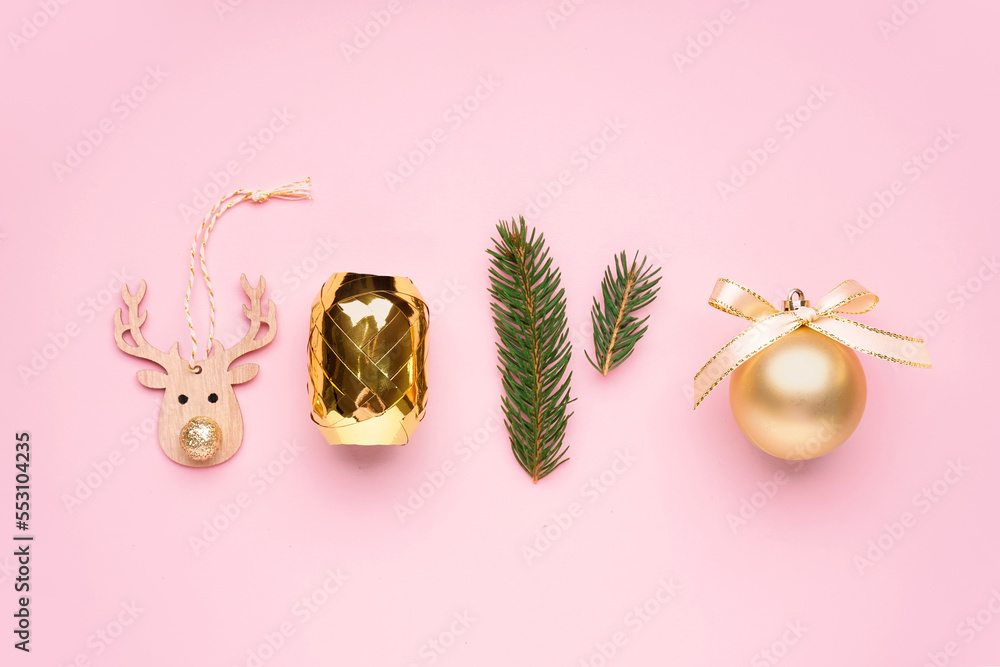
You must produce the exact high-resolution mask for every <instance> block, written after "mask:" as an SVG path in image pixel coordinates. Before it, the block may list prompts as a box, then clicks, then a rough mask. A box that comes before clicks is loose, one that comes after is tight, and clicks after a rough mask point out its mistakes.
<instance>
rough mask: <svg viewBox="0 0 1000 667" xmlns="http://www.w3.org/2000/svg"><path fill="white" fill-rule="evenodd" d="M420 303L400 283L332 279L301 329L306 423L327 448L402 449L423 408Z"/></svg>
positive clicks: (354, 276) (355, 276)
mask: <svg viewBox="0 0 1000 667" xmlns="http://www.w3.org/2000/svg"><path fill="white" fill-rule="evenodd" d="M428 323H429V312H428V308H427V304H426V303H424V300H423V297H421V295H420V292H419V291H418V290H417V288H416V286H415V285H414V284H413V283H412V282H410V280H409V279H408V278H398V277H393V276H374V275H370V274H366V273H335V274H334V275H332V276H330V278H329V280H327V281H326V284H324V285H323V288H322V289H321V290H320V292H319V294H318V295H317V296H316V300H315V301H313V305H312V315H311V317H310V325H309V392H310V398H311V400H312V420H313V421H314V422H316V424H317V425H318V426H319V428H320V431H322V432H323V435H324V436H325V437H326V439H327V441H328V442H329V443H330V444H331V445H405V444H406V443H407V441H408V440H409V439H410V436H411V435H412V434H413V432H414V430H416V428H417V424H418V423H419V422H420V420H421V419H423V416H424V409H425V407H426V405H427V376H426V365H427V327H428Z"/></svg>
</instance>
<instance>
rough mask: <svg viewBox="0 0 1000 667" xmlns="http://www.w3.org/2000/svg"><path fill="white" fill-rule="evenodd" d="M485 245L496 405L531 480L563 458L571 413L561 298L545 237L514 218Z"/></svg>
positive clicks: (566, 328)
mask: <svg viewBox="0 0 1000 667" xmlns="http://www.w3.org/2000/svg"><path fill="white" fill-rule="evenodd" d="M497 234H498V235H499V239H493V243H494V249H493V250H487V251H486V252H487V253H489V255H490V258H491V263H492V266H491V267H490V270H489V275H490V296H491V297H492V298H493V303H492V304H491V305H492V308H493V323H494V325H495V326H496V331H497V335H498V336H499V338H500V340H499V342H498V343H497V357H498V362H499V363H498V365H497V368H499V370H500V374H501V377H502V380H503V390H504V396H503V401H502V403H503V411H504V417H505V420H504V421H505V424H506V426H507V432H508V434H509V435H510V447H511V449H512V450H513V452H514V457H515V458H516V459H517V462H518V464H520V466H521V467H522V468H523V469H524V471H525V472H527V473H528V474H529V475H531V479H532V480H534V481H535V482H538V480H540V479H542V478H543V477H545V476H546V475H548V474H549V473H551V472H552V471H553V470H555V469H556V468H557V467H559V466H560V465H562V464H563V463H565V462H566V461H567V456H566V451H567V449H568V445H567V444H566V443H565V441H564V439H565V436H566V425H567V423H568V422H569V418H570V417H571V416H572V413H570V414H567V413H566V408H567V406H568V405H569V403H570V402H571V401H572V400H573V399H572V398H570V380H571V379H572V377H573V374H572V372H570V373H568V374H567V367H568V366H569V360H570V355H571V354H572V346H571V345H570V343H569V326H568V324H567V321H566V298H565V296H564V293H563V289H562V288H561V287H560V286H559V281H560V275H559V269H558V268H556V267H554V266H553V263H552V258H551V257H549V251H548V248H547V247H546V246H545V237H544V236H543V235H542V234H541V233H537V232H536V231H535V229H534V228H532V229H531V230H530V231H529V230H528V229H527V228H526V225H525V223H524V218H523V217H522V218H520V220H519V221H518V222H514V221H513V220H512V221H511V222H510V223H507V222H506V221H501V222H500V224H498V225H497Z"/></svg>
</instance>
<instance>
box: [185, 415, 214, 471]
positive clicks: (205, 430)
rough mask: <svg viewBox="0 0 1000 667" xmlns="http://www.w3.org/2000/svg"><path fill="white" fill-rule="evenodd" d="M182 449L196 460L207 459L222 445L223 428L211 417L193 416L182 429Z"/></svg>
mask: <svg viewBox="0 0 1000 667" xmlns="http://www.w3.org/2000/svg"><path fill="white" fill-rule="evenodd" d="M180 441H181V449H183V450H184V453H185V454H187V455H188V456H190V457H191V458H192V459H194V460H195V461H207V460H208V459H210V458H212V457H213V456H215V452H217V451H219V447H221V446H222V429H221V428H219V425H218V424H217V423H216V422H215V420H214V419H210V418H209V417H192V418H191V419H190V420H188V423H187V424H184V427H183V428H182V429H181V435H180Z"/></svg>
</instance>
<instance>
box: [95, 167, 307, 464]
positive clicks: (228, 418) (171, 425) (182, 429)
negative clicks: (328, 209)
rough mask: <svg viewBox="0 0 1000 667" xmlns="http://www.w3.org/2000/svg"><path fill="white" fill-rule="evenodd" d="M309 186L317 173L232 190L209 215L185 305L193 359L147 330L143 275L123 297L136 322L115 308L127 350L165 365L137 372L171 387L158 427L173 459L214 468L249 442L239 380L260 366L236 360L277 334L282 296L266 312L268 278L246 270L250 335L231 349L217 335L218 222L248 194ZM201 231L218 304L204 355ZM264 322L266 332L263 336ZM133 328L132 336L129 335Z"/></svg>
mask: <svg viewBox="0 0 1000 667" xmlns="http://www.w3.org/2000/svg"><path fill="white" fill-rule="evenodd" d="M308 187H309V179H306V180H305V181H300V182H299V183H293V184H292V185H289V186H285V187H282V188H278V189H276V190H274V191H272V192H266V193H265V192H261V191H254V192H251V191H247V190H237V191H235V192H234V193H232V194H230V195H228V196H226V197H224V198H223V199H222V200H221V201H220V202H219V203H218V204H217V205H216V206H215V207H214V208H213V209H212V210H211V211H210V212H209V214H208V215H206V216H205V219H204V221H202V225H201V228H200V229H199V230H198V233H197V234H195V237H194V241H193V242H192V244H191V272H190V279H189V280H188V291H187V295H186V296H185V311H186V312H187V316H188V326H189V328H190V331H191V359H190V361H185V360H184V359H182V358H181V356H180V353H179V352H178V344H177V343H174V344H173V345H172V346H171V347H170V350H169V351H167V352H163V351H161V350H159V349H157V348H155V347H153V346H152V345H150V344H149V343H148V342H147V341H146V338H145V337H144V336H143V334H142V325H143V323H144V322H145V321H146V314H147V313H146V311H142V312H141V313H140V312H139V304H140V302H141V301H142V299H143V297H144V296H145V295H146V281H145V280H143V281H140V283H139V288H138V289H137V290H136V291H135V292H134V293H132V292H130V291H129V289H128V286H127V285H122V300H123V301H124V302H125V305H126V306H128V322H126V321H125V320H124V319H123V318H122V309H121V308H119V309H118V310H117V311H116V312H115V342H116V343H117V345H118V348H119V349H120V350H121V351H122V352H125V353H126V354H130V355H132V356H134V357H139V358H140V359H146V360H147V361H151V362H153V363H154V364H156V365H157V366H159V367H160V368H162V369H163V371H159V370H155V369H150V368H145V369H142V370H140V371H139V372H138V373H136V377H137V378H138V380H139V383H140V384H142V385H143V386H144V387H149V388H150V389H163V390H164V391H163V402H162V404H161V406H160V417H159V427H158V433H159V439H160V448H161V449H163V452H164V453H165V454H166V455H167V456H168V457H170V459H171V460H172V461H175V462H177V463H180V464H181V465H186V466H191V467H207V466H213V465H217V464H219V463H222V462H224V461H227V460H228V459H230V458H231V457H232V456H233V455H234V454H236V452H237V450H238V449H239V448H240V445H241V444H242V443H243V415H242V413H241V412H240V405H239V402H238V401H237V400H236V392H235V390H234V387H235V386H236V385H238V384H242V383H244V382H249V381H250V380H252V379H253V378H254V377H256V375H257V373H258V371H259V370H260V366H258V365H257V364H255V363H243V364H239V365H235V366H234V365H233V364H234V363H235V362H236V361H237V360H238V359H239V358H241V357H242V356H243V355H245V354H248V353H250V352H254V351H255V350H259V349H260V348H262V347H264V346H265V345H267V344H268V343H270V342H271V341H272V340H274V336H275V334H276V333H277V311H276V309H275V306H274V302H273V301H271V300H268V302H267V311H266V312H264V311H263V309H262V308H261V299H262V298H263V296H264V289H265V282H264V278H263V277H261V278H260V280H259V281H258V283H257V287H256V288H253V287H251V286H250V283H249V282H248V281H247V277H246V275H245V274H243V275H241V276H240V284H241V285H242V286H243V291H244V292H246V294H247V296H248V297H249V298H250V306H249V307H247V306H246V305H244V306H243V313H244V314H245V315H246V316H247V318H248V319H249V320H250V325H249V328H248V330H247V332H246V334H245V335H244V337H243V339H242V340H240V341H239V342H238V343H236V344H235V345H233V346H232V347H230V348H228V349H227V348H226V347H225V346H224V345H222V344H221V343H218V342H217V341H215V340H214V333H215V296H214V293H213V291H212V281H211V278H209V275H208V267H207V265H206V262H205V248H206V246H207V244H208V236H209V234H210V233H211V231H212V227H213V226H214V225H215V223H216V221H217V220H218V219H219V217H220V216H221V215H222V214H223V213H224V212H225V211H227V210H229V209H230V208H232V207H233V206H234V205H236V204H238V203H240V202H242V201H247V200H250V201H253V202H254V203H260V202H263V201H266V200H267V199H268V198H271V197H276V198H282V199H299V198H303V197H305V198H308V196H309V195H308ZM203 233H204V235H202V234H203ZM199 238H201V270H202V274H203V275H204V278H205V284H206V286H207V287H208V293H209V301H210V303H211V320H210V322H211V324H210V328H209V340H208V346H207V349H206V357H205V358H204V359H202V360H200V361H196V360H195V351H196V349H197V340H196V338H195V330H194V323H193V321H192V319H191V312H190V308H189V303H190V298H191V288H192V286H193V284H194V263H195V260H194V256H195V250H196V248H197V245H198V239H199ZM262 324H263V325H264V326H265V327H266V331H265V332H264V334H263V335H262V336H260V337H259V338H258V334H259V333H260V329H261V325H262ZM126 334H128V336H129V338H131V342H130V341H129V340H127V339H126V338H125V336H126ZM213 343H214V344H213Z"/></svg>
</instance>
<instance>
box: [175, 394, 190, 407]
mask: <svg viewBox="0 0 1000 667" xmlns="http://www.w3.org/2000/svg"><path fill="white" fill-rule="evenodd" d="M177 402H178V403H180V404H181V405H184V404H185V403H187V402H188V397H187V396H185V395H184V394H181V395H180V396H178V397H177Z"/></svg>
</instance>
